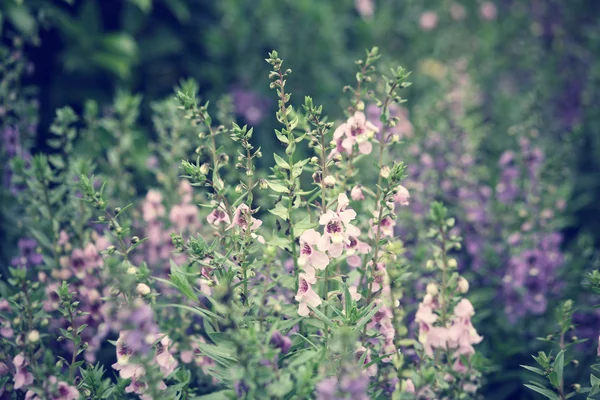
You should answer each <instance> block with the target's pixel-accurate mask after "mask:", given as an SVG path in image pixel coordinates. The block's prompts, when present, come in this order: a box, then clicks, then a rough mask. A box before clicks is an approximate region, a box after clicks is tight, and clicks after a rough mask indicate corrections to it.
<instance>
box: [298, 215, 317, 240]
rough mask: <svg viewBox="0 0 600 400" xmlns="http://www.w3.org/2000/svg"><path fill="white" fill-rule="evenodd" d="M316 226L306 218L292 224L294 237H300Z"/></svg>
mask: <svg viewBox="0 0 600 400" xmlns="http://www.w3.org/2000/svg"><path fill="white" fill-rule="evenodd" d="M316 225H317V224H315V223H314V222H311V221H310V217H306V218H304V219H302V220H300V221H298V222H296V223H295V224H294V235H295V236H296V237H300V235H302V234H303V233H304V232H306V231H307V230H309V229H311V228H314V227H315V226H316Z"/></svg>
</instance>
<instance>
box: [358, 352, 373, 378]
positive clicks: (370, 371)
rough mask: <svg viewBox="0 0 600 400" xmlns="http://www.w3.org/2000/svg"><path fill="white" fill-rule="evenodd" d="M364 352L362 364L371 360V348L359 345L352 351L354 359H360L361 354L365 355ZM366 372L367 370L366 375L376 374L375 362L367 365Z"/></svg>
mask: <svg viewBox="0 0 600 400" xmlns="http://www.w3.org/2000/svg"><path fill="white" fill-rule="evenodd" d="M365 352H366V356H365V357H364V361H363V364H364V365H367V364H369V363H370V362H371V349H366V348H365V347H364V346H360V347H359V348H358V349H356V351H355V352H354V356H355V357H356V360H358V361H360V359H361V358H362V357H363V355H365ZM366 372H367V375H368V376H375V375H376V374H377V364H376V363H374V364H372V365H370V366H369V367H367V370H366Z"/></svg>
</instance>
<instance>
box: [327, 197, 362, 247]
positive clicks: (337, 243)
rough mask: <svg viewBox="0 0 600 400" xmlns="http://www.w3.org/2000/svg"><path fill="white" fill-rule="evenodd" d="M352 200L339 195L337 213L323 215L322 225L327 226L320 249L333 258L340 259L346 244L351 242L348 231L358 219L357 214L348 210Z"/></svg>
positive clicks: (330, 212)
mask: <svg viewBox="0 0 600 400" xmlns="http://www.w3.org/2000/svg"><path fill="white" fill-rule="evenodd" d="M349 204H350V200H349V199H348V196H346V194H345V193H340V194H339V195H338V205H337V209H336V211H332V210H328V211H327V212H326V213H325V214H323V215H321V218H320V219H319V224H320V225H325V229H324V232H323V236H321V240H320V241H319V248H320V249H321V250H323V251H329V254H330V255H331V256H332V257H339V256H340V255H341V254H342V250H343V249H344V243H348V242H349V238H348V235H347V233H346V230H347V229H348V227H350V226H352V225H350V221H352V220H353V219H354V218H356V212H355V211H354V210H352V209H346V208H347V207H348V205H349Z"/></svg>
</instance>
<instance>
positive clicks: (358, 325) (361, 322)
mask: <svg viewBox="0 0 600 400" xmlns="http://www.w3.org/2000/svg"><path fill="white" fill-rule="evenodd" d="M373 304H374V302H373V303H371V305H373ZM382 305H383V303H379V304H377V305H375V307H373V309H372V310H371V311H369V312H368V313H367V314H366V315H364V316H363V317H362V318H360V319H359V320H358V321H357V322H356V325H355V326H354V330H355V331H360V330H361V329H362V328H363V326H365V325H366V324H368V323H369V321H371V319H372V318H373V316H374V315H375V314H376V313H377V311H379V309H380V308H381V306H382Z"/></svg>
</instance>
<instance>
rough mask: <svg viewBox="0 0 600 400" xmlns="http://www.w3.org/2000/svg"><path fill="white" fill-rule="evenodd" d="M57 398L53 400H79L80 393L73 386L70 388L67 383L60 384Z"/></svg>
mask: <svg viewBox="0 0 600 400" xmlns="http://www.w3.org/2000/svg"><path fill="white" fill-rule="evenodd" d="M56 391H57V392H58V393H57V395H56V396H53V397H52V400H78V399H79V391H78V390H77V388H75V387H73V386H69V385H68V384H67V383H66V382H58V384H57V385H56Z"/></svg>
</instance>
